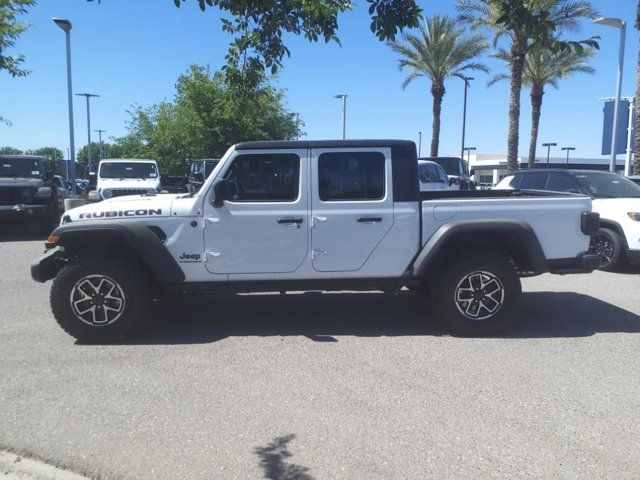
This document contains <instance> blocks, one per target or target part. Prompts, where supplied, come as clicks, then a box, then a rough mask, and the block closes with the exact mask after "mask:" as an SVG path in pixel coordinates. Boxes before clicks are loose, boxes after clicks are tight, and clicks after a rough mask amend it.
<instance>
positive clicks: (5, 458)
mask: <svg viewBox="0 0 640 480" xmlns="http://www.w3.org/2000/svg"><path fill="white" fill-rule="evenodd" d="M52 479H55V480H90V479H89V478H87V477H84V476H82V475H78V474H77V473H73V472H70V471H68V470H63V469H61V468H58V467H55V466H53V465H49V464H47V463H43V462H40V461H38V460H33V459H31V458H25V457H22V456H20V455H16V454H15V453H11V452H8V451H6V450H0V480H52Z"/></svg>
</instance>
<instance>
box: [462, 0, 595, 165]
mask: <svg viewBox="0 0 640 480" xmlns="http://www.w3.org/2000/svg"><path fill="white" fill-rule="evenodd" d="M457 9H458V11H459V12H460V20H462V21H464V22H467V23H469V24H470V25H471V26H472V28H479V27H488V28H490V29H491V30H493V32H494V34H495V36H494V45H496V44H497V42H498V41H499V39H500V38H501V37H503V36H507V37H508V38H509V39H510V41H511V44H510V47H509V55H510V57H511V59H512V61H511V62H510V67H511V74H510V89H509V134H508V139H507V165H508V168H509V170H516V169H517V168H518V142H519V136H520V123H519V122H520V91H521V89H522V77H523V73H524V69H525V58H526V54H527V52H528V51H529V49H530V48H532V47H533V46H537V47H540V48H550V45H551V44H552V43H555V44H556V45H555V46H559V47H567V46H569V45H571V46H574V47H576V45H578V44H580V43H586V44H588V45H597V44H595V42H594V41H593V39H591V40H587V41H582V42H564V41H558V40H557V36H556V33H557V32H558V31H563V30H565V31H576V30H578V28H579V21H580V20H581V19H584V18H593V17H595V16H596V14H597V12H596V11H595V10H594V9H593V7H592V6H591V4H590V2H588V1H587V0H527V1H525V0H457ZM580 48H581V47H580V46H578V47H577V48H576V50H579V49H580Z"/></svg>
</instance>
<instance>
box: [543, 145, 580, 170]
mask: <svg viewBox="0 0 640 480" xmlns="http://www.w3.org/2000/svg"><path fill="white" fill-rule="evenodd" d="M575 149H576V147H562V148H561V149H560V150H566V151H567V166H569V152H571V151H573V150H575ZM547 163H548V162H547Z"/></svg>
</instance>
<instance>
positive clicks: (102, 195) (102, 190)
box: [89, 159, 162, 202]
mask: <svg viewBox="0 0 640 480" xmlns="http://www.w3.org/2000/svg"><path fill="white" fill-rule="evenodd" d="M161 190H162V187H161V185H160V175H159V174H158V165H157V164H156V162H155V160H138V159H113V160H102V161H101V162H100V165H99V166H98V174H97V183H96V189H95V190H93V191H91V192H89V200H91V201H94V202H95V201H100V200H108V199H109V198H113V197H121V196H124V195H141V194H148V195H155V194H157V193H160V191H161Z"/></svg>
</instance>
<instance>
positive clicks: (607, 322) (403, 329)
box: [125, 292, 640, 344]
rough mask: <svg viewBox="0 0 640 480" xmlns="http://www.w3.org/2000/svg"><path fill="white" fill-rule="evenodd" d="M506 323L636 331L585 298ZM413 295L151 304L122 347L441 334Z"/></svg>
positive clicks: (568, 296)
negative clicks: (238, 339)
mask: <svg viewBox="0 0 640 480" xmlns="http://www.w3.org/2000/svg"><path fill="white" fill-rule="evenodd" d="M513 315H514V317H515V321H514V323H513V324H512V325H511V326H510V327H509V328H508V329H507V330H506V332H504V333H502V334H499V335H496V336H497V337H499V338H546V337H549V338H554V337H585V336H590V335H594V334H596V333H605V332H626V333H640V316H638V315H636V314H634V313H632V312H629V311H627V310H624V309H622V308H619V307H616V306H614V305H611V304H609V303H606V302H603V301H601V300H598V299H596V298H593V297H590V296H588V295H582V294H578V293H570V292H532V293H525V294H523V296H522V301H521V303H520V305H519V307H518V308H517V309H516V310H515V311H514V312H513ZM448 334H449V333H448V331H447V330H446V329H445V328H443V327H442V326H441V325H440V323H439V322H438V321H437V318H435V314H434V313H432V309H431V308H430V307H429V305H428V304H427V303H426V302H425V301H424V300H423V299H422V298H421V297H420V296H419V295H416V294H412V293H408V292H407V293H405V292H402V293H401V294H399V295H390V294H382V293H341V294H338V293H315V292H312V293H306V294H287V295H285V296H283V295H221V296H196V297H194V296H184V297H178V298H173V299H170V300H164V301H162V302H158V303H156V304H155V305H154V308H153V311H152V315H151V316H150V318H149V319H148V320H146V321H145V322H144V324H143V325H140V328H139V329H137V331H136V332H133V333H132V335H131V336H130V337H128V339H127V341H126V342H125V343H128V344H197V343H211V342H216V341H219V340H222V339H225V338H227V337H237V336H256V337H260V336H292V335H295V336H305V337H307V338H308V339H309V340H311V341H315V342H337V341H339V339H338V338H336V337H340V336H362V337H384V336H388V337H394V336H411V335H431V336H441V335H448Z"/></svg>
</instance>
